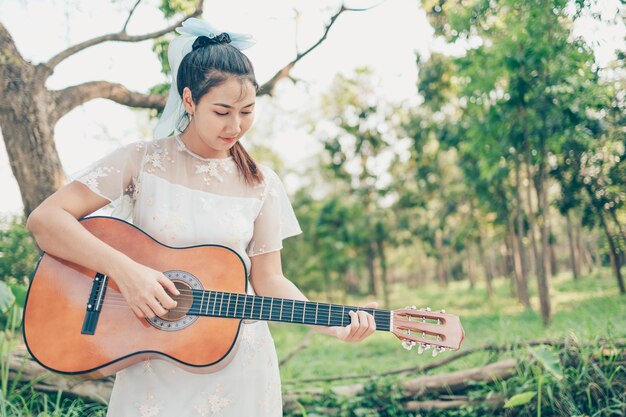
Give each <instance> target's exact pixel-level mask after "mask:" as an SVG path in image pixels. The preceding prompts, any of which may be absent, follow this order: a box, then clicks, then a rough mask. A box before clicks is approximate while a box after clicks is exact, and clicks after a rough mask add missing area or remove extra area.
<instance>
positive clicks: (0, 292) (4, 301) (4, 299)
mask: <svg viewBox="0 0 626 417" xmlns="http://www.w3.org/2000/svg"><path fill="white" fill-rule="evenodd" d="M13 303H15V296H14V295H13V292H12V291H11V289H10V288H9V286H8V285H7V284H6V283H5V282H4V281H0V312H1V313H3V314H4V313H6V312H7V311H8V310H9V307H11V306H12V305H13Z"/></svg>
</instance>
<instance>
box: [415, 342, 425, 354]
mask: <svg viewBox="0 0 626 417" xmlns="http://www.w3.org/2000/svg"><path fill="white" fill-rule="evenodd" d="M422 353H424V344H423V343H420V345H419V346H418V347H417V354H418V355H421V354H422Z"/></svg>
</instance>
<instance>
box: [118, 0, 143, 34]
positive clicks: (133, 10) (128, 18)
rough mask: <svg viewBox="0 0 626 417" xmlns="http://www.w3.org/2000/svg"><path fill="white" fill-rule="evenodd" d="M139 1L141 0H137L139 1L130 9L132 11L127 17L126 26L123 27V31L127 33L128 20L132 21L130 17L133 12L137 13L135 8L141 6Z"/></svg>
mask: <svg viewBox="0 0 626 417" xmlns="http://www.w3.org/2000/svg"><path fill="white" fill-rule="evenodd" d="M139 3H141V0H137V3H135V5H134V6H133V8H132V9H130V13H128V17H127V18H126V22H124V26H123V27H122V32H123V33H126V27H127V26H128V22H130V18H131V17H133V13H135V10H136V9H137V6H139Z"/></svg>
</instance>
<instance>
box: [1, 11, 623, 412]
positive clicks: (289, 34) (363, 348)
mask: <svg viewBox="0 0 626 417" xmlns="http://www.w3.org/2000/svg"><path fill="white" fill-rule="evenodd" d="M196 11H201V12H202V17H203V18H204V19H206V20H207V21H209V22H211V23H212V24H213V25H215V26H217V27H218V28H220V29H223V30H228V31H233V32H244V33H251V34H253V35H254V37H255V38H256V40H257V44H256V45H255V46H254V47H252V48H250V49H248V50H246V51H245V53H246V54H247V55H248V56H249V57H250V58H251V60H252V62H253V63H254V65H255V70H256V75H257V79H258V80H259V82H260V84H263V87H264V88H263V89H262V91H261V93H260V95H259V97H258V99H257V115H256V120H255V124H254V126H253V128H252V129H251V130H250V131H249V133H248V134H247V135H246V137H245V138H244V139H243V144H244V145H245V146H246V147H247V149H249V150H250V152H251V153H252V155H253V156H254V157H255V159H257V160H259V161H261V162H263V163H266V164H269V165H270V166H272V167H273V168H274V169H275V170H276V171H277V172H278V173H279V175H280V177H281V178H282V179H283V181H284V183H285V185H286V187H287V189H288V191H289V194H290V198H291V201H292V204H293V205H294V209H295V211H296V214H297V217H298V219H299V221H300V224H301V226H302V229H303V231H304V233H303V234H302V235H300V236H298V237H294V238H290V239H289V240H287V241H285V242H284V249H283V264H284V265H283V266H284V272H285V275H286V276H287V277H288V278H290V279H291V280H293V281H294V282H295V283H296V284H297V285H298V286H299V287H300V288H301V289H302V290H303V292H305V294H307V295H308V296H309V298H311V299H314V300H319V301H325V302H332V303H340V304H351V305H362V304H364V303H365V302H367V301H368V300H377V301H378V302H379V305H380V307H381V308H386V309H397V308H401V307H404V306H407V305H416V306H418V307H427V306H428V307H432V308H433V309H446V311H447V312H449V313H452V314H457V315H460V316H461V319H462V321H463V324H464V327H465V331H466V341H465V342H464V344H463V349H466V353H465V354H463V349H462V350H461V351H459V352H458V353H456V355H458V356H450V358H453V359H450V360H449V362H447V363H438V362H434V361H436V360H438V359H433V358H432V357H431V356H430V353H429V355H422V356H419V355H417V354H415V351H411V352H405V351H404V350H403V349H401V347H400V345H399V343H398V341H397V340H396V339H395V338H394V337H393V336H391V335H388V334H382V332H380V333H381V334H376V335H375V336H374V337H372V338H370V339H368V340H367V341H366V342H365V343H363V344H361V345H345V344H340V343H339V342H336V341H334V340H330V339H329V338H325V337H324V336H320V335H311V334H309V330H308V329H307V328H305V327H297V326H288V325H282V324H272V333H273V335H274V339H275V343H276V346H277V349H278V352H279V357H281V358H282V361H283V363H282V366H281V373H282V377H283V393H284V396H285V413H286V414H290V413H291V414H290V415H402V416H404V415H455V416H456V415H459V416H461V415H463V416H464V415H467V416H473V415H476V416H478V415H485V414H486V413H490V414H492V415H535V414H540V413H542V412H543V414H544V415H592V414H594V415H623V414H624V413H626V393H625V392H624V390H623V387H624V384H626V371H625V367H624V363H625V359H624V349H623V347H624V338H625V337H626V303H625V302H624V301H625V300H626V298H625V297H626V295H625V294H626V288H625V284H624V277H623V275H622V274H623V268H622V265H623V264H624V262H625V261H626V257H625V255H624V254H625V250H626V232H625V229H626V210H625V208H624V201H625V199H626V163H625V158H626V155H625V153H626V123H625V122H626V111H625V109H626V86H625V81H626V69H625V66H624V63H625V60H626V55H625V54H626V25H625V23H624V17H625V16H626V5H625V2H624V1H618V0H585V1H583V0H571V1H567V0H543V1H542V0H531V1H524V2H520V1H515V0H465V1H463V0H453V1H446V0H422V1H417V0H386V1H370V0H367V1H345V2H340V1H334V0H324V1H316V2H307V1H304V0H296V1H284V0H280V1H279V0H268V1H264V2H255V1H252V0H249V1H244V0H233V1H229V2H225V1H223V2H210V1H205V2H202V1H200V2H198V1H193V0H144V1H142V0H139V1H138V0H109V1H105V0H92V1H89V2H84V1H78V0H67V1H55V0H21V1H20V0H0V51H1V54H0V80H2V83H0V93H1V94H0V135H2V139H3V143H4V146H2V147H0V184H2V185H1V186H0V187H1V189H2V198H0V216H1V219H0V220H1V223H0V280H1V281H0V283H3V285H2V286H1V287H0V290H1V291H0V295H2V297H1V298H2V300H0V307H1V308H2V311H4V315H3V321H4V322H5V323H6V324H5V327H6V329H5V332H4V333H3V339H2V340H3V341H5V344H6V346H5V347H3V350H4V351H6V352H5V353H7V354H8V352H9V351H11V350H12V349H13V348H14V347H16V346H19V344H20V330H19V329H20V325H21V324H20V314H21V310H20V309H21V307H22V306H23V299H24V297H25V291H26V288H27V285H28V282H29V277H30V275H31V274H32V271H33V269H34V267H35V265H36V261H37V259H38V257H39V252H38V250H37V248H36V247H35V245H34V243H33V241H32V239H31V238H30V236H29V235H28V232H27V231H26V230H25V228H24V226H23V224H24V219H25V216H27V215H28V214H29V213H30V212H31V211H32V210H33V209H34V207H36V206H37V204H39V202H41V201H42V200H43V199H44V198H45V197H47V196H48V195H49V194H51V193H52V192H54V190H56V189H57V188H58V187H60V186H62V185H63V184H64V183H65V182H66V181H67V177H68V176H69V175H71V174H72V173H74V172H76V171H78V170H80V169H81V168H83V167H85V166H87V165H88V164H90V163H91V162H93V161H95V160H97V159H99V158H100V157H101V156H103V155H105V154H106V153H108V152H110V151H112V150H113V149H115V148H117V147H119V146H121V145H124V144H127V143H130V142H134V141H137V140H150V139H151V138H152V130H153V128H154V126H155V124H156V117H157V116H158V115H159V114H160V111H161V109H162V107H163V105H164V103H165V100H164V96H163V94H164V93H166V92H167V90H168V88H169V84H168V80H169V67H168V65H167V62H166V60H165V59H164V58H165V57H166V56H167V44H168V42H169V40H171V39H172V37H173V30H172V29H173V27H176V26H178V22H180V21H182V20H184V18H185V16H189V15H191V14H192V13H194V12H196ZM105 35H106V36H108V38H107V37H103V36H105ZM284 69H287V71H283V70H284ZM3 343H4V342H3ZM3 346H4V345H3ZM470 353H471V354H470ZM448 355H452V354H448ZM510 359H514V360H515V362H514V363H513V365H512V368H510V369H509V368H507V369H509V370H510V372H509V373H503V374H498V375H496V376H493V377H489V378H486V379H475V380H474V382H473V383H472V384H465V386H463V387H457V388H456V389H452V388H450V386H451V383H449V384H447V385H446V384H444V387H446V388H442V389H440V390H439V391H437V390H434V391H432V392H431V391H428V390H426V391H419V390H414V391H411V390H410V389H408V388H407V387H408V386H409V385H407V384H408V383H409V382H410V381H414V378H419V377H420V376H423V374H424V373H426V371H427V369H428V366H429V365H430V366H432V369H435V368H436V370H434V371H432V372H433V373H441V375H447V374H449V373H450V372H464V371H468V370H471V369H483V367H485V366H489V365H490V364H491V365H493V364H502V363H503V362H502V361H505V360H510ZM3 360H6V361H8V360H9V359H3ZM7 364H8V362H7ZM433 364H436V365H433ZM7 366H8V365H7ZM424 367H427V368H424ZM9 368H10V367H9ZM7 369H8V368H7ZM5 378H6V379H5V381H4V382H3V384H2V387H3V388H2V389H3V391H2V392H3V394H4V395H3V397H2V398H1V401H2V404H4V405H3V407H4V408H2V410H5V411H3V412H4V413H5V414H3V415H13V414H10V413H11V412H18V411H11V410H18V408H19V407H18V406H16V405H15V404H17V403H19V401H17V400H16V398H21V399H22V400H24V399H28V401H22V403H28V404H31V405H30V406H29V407H30V408H28V407H26V408H19V410H21V411H19V412H24V413H30V414H33V415H37V414H38V413H43V412H47V411H42V410H44V405H45V407H52V408H54V407H56V408H54V409H55V410H58V413H60V414H59V415H74V414H71V413H73V412H76V413H78V414H76V415H86V414H89V413H92V414H93V415H101V414H102V413H103V408H102V405H93V404H91V405H90V400H89V399H87V400H85V399H84V398H83V399H81V398H80V396H78V399H76V398H77V396H76V395H74V396H72V395H69V396H68V401H70V402H69V403H67V404H65V405H63V404H64V403H62V401H61V400H60V399H61V398H65V397H63V395H61V394H57V397H54V398H58V400H54V401H53V400H51V399H50V394H42V393H41V392H42V390H41V389H39V388H37V387H36V386H35V385H36V384H33V383H30V385H29V383H28V381H24V380H20V378H19V377H17V378H13V379H12V378H10V377H9V374H7V375H6V377H5ZM11 381H21V382H20V383H19V384H18V383H17V382H15V384H11V383H10V382H11ZM598 381H600V382H598ZM31 382H32V381H31ZM422 382H423V381H422ZM20 384H21V385H20ZM24 384H25V385H24ZM359 384H360V385H359ZM25 386H26V387H30V388H28V389H26V388H24V387H25ZM329 386H330V387H334V389H335V391H332V390H331V391H325V392H329V393H330V394H328V395H329V396H330V397H320V398H318V397H316V396H315V395H313V394H312V393H311V392H310V388H311V387H315V388H318V389H320V390H323V389H324V388H328V387H329ZM11 387H14V388H15V387H22V388H19V389H17V388H15V389H11ZM346 387H348V388H346ZM355 387H357V388H355ZM358 387H360V388H358ZM620 387H621V388H620ZM342 389H343V390H344V391H342ZM307 390H309V391H307ZM346 390H347V391H346ZM350 390H352V391H350ZM49 391H50V390H49ZM27 392H30V394H26V393H27ZM52 392H55V393H58V390H57V391H54V390H52ZM346 392H350V393H352V394H354V393H357V394H355V395H352V396H351V397H349V398H348V399H346V397H345V396H341V394H342V393H343V394H345V393H346ZM400 392H402V393H403V394H399V393H400ZM418 392H419V393H418ZM442 392H443V394H442ZM303 393H304V394H303ZM28 395H31V397H29V396H28ZM302 395H305V397H303V396H302ZM31 398H35V399H36V400H31ZM303 398H308V399H303ZM311 398H313V399H311ZM494 399H495V400H494ZM105 400H106V399H105ZM55 401H56V402H57V403H58V404H57V403H55ZM85 401H86V402H85ZM455 401H456V402H455ZM94 403H97V402H95V401H94ZM100 403H102V401H101V402H100ZM68 404H69V405H68ZM7 407H8V408H7ZM20 407H21V406H20ZM71 407H74V408H73V409H72V408H71ZM90 407H91V408H90ZM7 410H8V411H7ZM87 410H89V411H87ZM428 410H429V411H428ZM487 410H488V411H487ZM620 412H621V413H622V414H619V413H620ZM7 413H8V414H7ZM99 413H100V414H99ZM307 413H308V414H307ZM342 413H343V414H342ZM359 413H360V414H359ZM14 415H20V414H14Z"/></svg>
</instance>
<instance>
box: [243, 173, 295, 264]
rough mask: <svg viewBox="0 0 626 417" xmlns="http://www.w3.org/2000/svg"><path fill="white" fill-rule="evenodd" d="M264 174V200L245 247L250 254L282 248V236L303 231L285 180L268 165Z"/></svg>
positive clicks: (286, 236)
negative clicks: (248, 242) (250, 237)
mask: <svg viewBox="0 0 626 417" xmlns="http://www.w3.org/2000/svg"><path fill="white" fill-rule="evenodd" d="M263 174H264V175H265V182H266V186H265V190H264V193H263V201H262V205H261V210H260V211H259V214H258V216H257V218H256V220H255V221H254V232H253V235H252V239H251V240H250V244H249V245H248V248H247V251H246V252H247V254H248V256H250V257H252V256H255V255H260V254H262V253H267V252H273V251H277V250H280V249H282V248H283V244H282V241H283V239H286V238H288V237H290V236H295V235H298V234H300V233H302V230H301V229H300V224H299V223H298V219H297V218H296V215H295V213H294V211H293V207H292V206H291V202H290V201H289V197H288V196H287V192H286V191H285V187H284V186H283V183H282V181H281V180H280V178H278V175H276V173H275V172H274V171H272V170H270V169H265V170H264V171H263Z"/></svg>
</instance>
